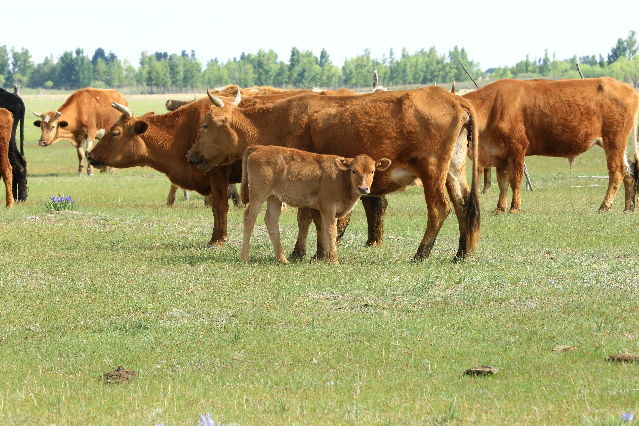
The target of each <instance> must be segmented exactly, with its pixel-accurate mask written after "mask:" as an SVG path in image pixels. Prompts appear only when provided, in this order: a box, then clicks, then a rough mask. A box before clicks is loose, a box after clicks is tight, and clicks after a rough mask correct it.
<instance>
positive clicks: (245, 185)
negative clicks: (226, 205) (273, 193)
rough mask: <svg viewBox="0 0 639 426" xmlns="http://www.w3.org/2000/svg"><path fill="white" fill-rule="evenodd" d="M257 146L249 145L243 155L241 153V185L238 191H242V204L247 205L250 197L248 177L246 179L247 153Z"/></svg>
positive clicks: (249, 153)
mask: <svg viewBox="0 0 639 426" xmlns="http://www.w3.org/2000/svg"><path fill="white" fill-rule="evenodd" d="M256 149H257V148H256V147H254V146H249V147H248V148H246V150H245V151H244V155H242V186H241V188H240V191H241V193H242V203H243V204H244V205H248V203H249V199H250V198H251V197H250V193H249V179H248V158H249V155H251V153H252V152H253V151H255V150H256Z"/></svg>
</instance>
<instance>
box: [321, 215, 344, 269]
mask: <svg viewBox="0 0 639 426" xmlns="http://www.w3.org/2000/svg"><path fill="white" fill-rule="evenodd" d="M320 213H321V214H322V222H323V223H324V229H325V231H324V235H325V236H326V257H325V258H324V260H326V261H327V262H328V263H333V264H335V265H339V261H338V260H337V248H336V240H337V218H336V217H335V209H322V210H321V211H320ZM318 240H319V238H318Z"/></svg>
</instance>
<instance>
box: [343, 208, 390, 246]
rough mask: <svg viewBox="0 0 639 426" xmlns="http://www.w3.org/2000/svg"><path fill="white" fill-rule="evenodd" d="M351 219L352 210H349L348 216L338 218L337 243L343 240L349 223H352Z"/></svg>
mask: <svg viewBox="0 0 639 426" xmlns="http://www.w3.org/2000/svg"><path fill="white" fill-rule="evenodd" d="M350 221H351V212H348V214H347V215H346V216H344V217H340V218H339V219H337V244H339V243H340V241H342V238H343V237H344V234H345V233H346V228H347V227H348V224H349V223H350ZM382 237H383V235H382Z"/></svg>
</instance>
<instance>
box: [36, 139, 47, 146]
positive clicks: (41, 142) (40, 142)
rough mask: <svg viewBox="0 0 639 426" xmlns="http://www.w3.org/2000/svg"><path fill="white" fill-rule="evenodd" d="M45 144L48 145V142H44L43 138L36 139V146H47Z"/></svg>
mask: <svg viewBox="0 0 639 426" xmlns="http://www.w3.org/2000/svg"><path fill="white" fill-rule="evenodd" d="M47 145H49V144H48V143H46V142H45V141H44V140H42V139H40V140H39V141H38V146H47Z"/></svg>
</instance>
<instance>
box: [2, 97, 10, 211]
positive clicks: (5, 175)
mask: <svg viewBox="0 0 639 426" xmlns="http://www.w3.org/2000/svg"><path fill="white" fill-rule="evenodd" d="M12 130H13V114H11V112H10V111H7V110H6V109H4V108H0V176H2V179H3V180H4V187H5V190H6V195H7V199H6V206H7V207H13V190H12V185H13V168H12V167H11V163H9V142H10V140H11V132H12Z"/></svg>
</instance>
